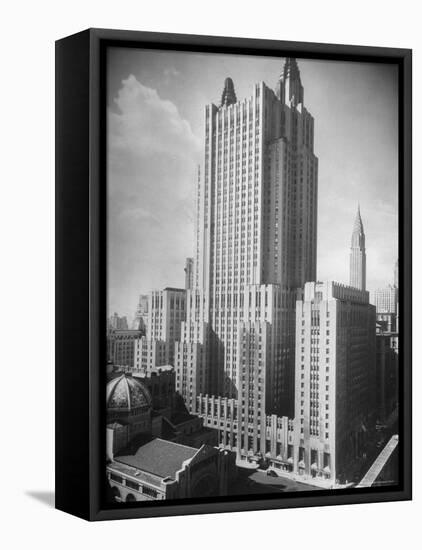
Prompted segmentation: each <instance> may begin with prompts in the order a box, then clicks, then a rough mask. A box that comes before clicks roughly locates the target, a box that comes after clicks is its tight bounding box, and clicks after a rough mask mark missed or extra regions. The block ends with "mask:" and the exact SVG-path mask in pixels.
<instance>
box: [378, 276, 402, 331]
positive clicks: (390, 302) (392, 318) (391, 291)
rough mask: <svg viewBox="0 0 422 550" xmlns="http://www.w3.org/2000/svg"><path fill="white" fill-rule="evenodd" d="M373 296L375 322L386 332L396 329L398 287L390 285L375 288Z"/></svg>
mask: <svg viewBox="0 0 422 550" xmlns="http://www.w3.org/2000/svg"><path fill="white" fill-rule="evenodd" d="M374 298H375V308H376V311H377V322H378V323H379V324H380V325H381V326H382V328H383V330H384V331H386V332H394V331H396V330H397V323H396V321H397V314H398V298H399V289H398V288H397V287H396V286H392V285H389V286H388V287H386V288H380V289H377V290H376V291H375V294H374Z"/></svg>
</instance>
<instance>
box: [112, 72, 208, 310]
mask: <svg viewBox="0 0 422 550" xmlns="http://www.w3.org/2000/svg"><path fill="white" fill-rule="evenodd" d="M114 102H115V106H116V108H117V109H116V110H115V111H112V110H111V109H110V110H109V111H108V155H107V158H108V167H107V168H108V170H107V185H108V189H107V191H108V278H109V307H110V309H112V310H113V311H114V310H116V311H119V313H129V312H130V311H132V310H134V309H135V306H136V296H137V294H139V293H141V292H146V291H148V290H150V289H152V288H162V287H164V286H166V285H168V286H172V285H173V286H174V285H181V284H183V275H184V273H183V266H184V259H185V257H186V256H191V255H192V247H193V223H192V220H193V212H192V210H193V191H194V188H195V184H196V170H197V164H198V162H199V159H200V141H199V140H198V138H197V137H196V136H195V135H194V134H193V132H192V130H191V127H190V125H189V123H188V122H187V121H186V120H184V119H183V118H182V117H181V115H180V113H179V111H178V108H177V106H176V105H175V104H174V103H172V102H171V101H168V100H164V99H162V98H161V97H160V96H159V94H158V93H157V91H156V90H154V89H152V88H148V87H146V86H144V85H143V84H142V83H141V82H139V81H138V80H137V79H136V78H135V77H134V76H133V75H131V76H129V77H128V78H127V79H126V80H123V81H122V86H121V88H120V90H119V92H118V94H117V97H116V98H115V100H114ZM151 266H153V269H151Z"/></svg>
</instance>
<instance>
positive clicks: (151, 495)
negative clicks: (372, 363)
mask: <svg viewBox="0 0 422 550" xmlns="http://www.w3.org/2000/svg"><path fill="white" fill-rule="evenodd" d="M234 467H235V466H234V460H233V456H232V455H231V454H230V453H228V452H227V451H224V450H222V449H217V448H215V447H211V446H210V445H202V446H201V448H200V449H196V448H194V447H188V446H186V445H179V444H178V443H173V442H171V441H165V440H163V439H159V438H157V439H154V440H152V441H150V442H149V443H147V444H145V445H144V446H142V447H141V448H139V450H138V451H137V452H136V453H135V454H133V455H126V456H119V457H118V458H116V459H115V460H114V461H113V462H112V463H110V464H109V465H108V466H107V479H108V483H109V489H110V496H111V498H112V499H113V500H115V501H117V502H135V501H145V500H166V499H174V498H204V497H212V496H224V495H226V494H227V489H228V482H229V480H230V479H231V477H232V473H233V470H234Z"/></svg>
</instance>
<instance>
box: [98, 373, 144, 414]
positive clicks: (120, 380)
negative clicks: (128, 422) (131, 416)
mask: <svg viewBox="0 0 422 550" xmlns="http://www.w3.org/2000/svg"><path fill="white" fill-rule="evenodd" d="M151 403H152V400H151V395H150V393H149V391H148V389H147V388H146V387H145V386H144V384H142V382H140V381H139V380H137V379H136V378H133V377H132V376H127V375H126V374H122V376H118V377H116V378H113V380H111V381H110V382H109V383H108V384H107V409H123V410H126V411H130V410H133V409H137V408H139V407H151Z"/></svg>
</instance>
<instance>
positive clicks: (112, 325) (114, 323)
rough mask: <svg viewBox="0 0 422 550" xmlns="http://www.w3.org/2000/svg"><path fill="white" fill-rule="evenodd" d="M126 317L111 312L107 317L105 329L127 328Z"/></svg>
mask: <svg viewBox="0 0 422 550" xmlns="http://www.w3.org/2000/svg"><path fill="white" fill-rule="evenodd" d="M128 328H129V327H128V324H127V318H126V317H119V315H118V314H117V313H113V315H112V316H111V317H109V318H108V319H107V330H128Z"/></svg>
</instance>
